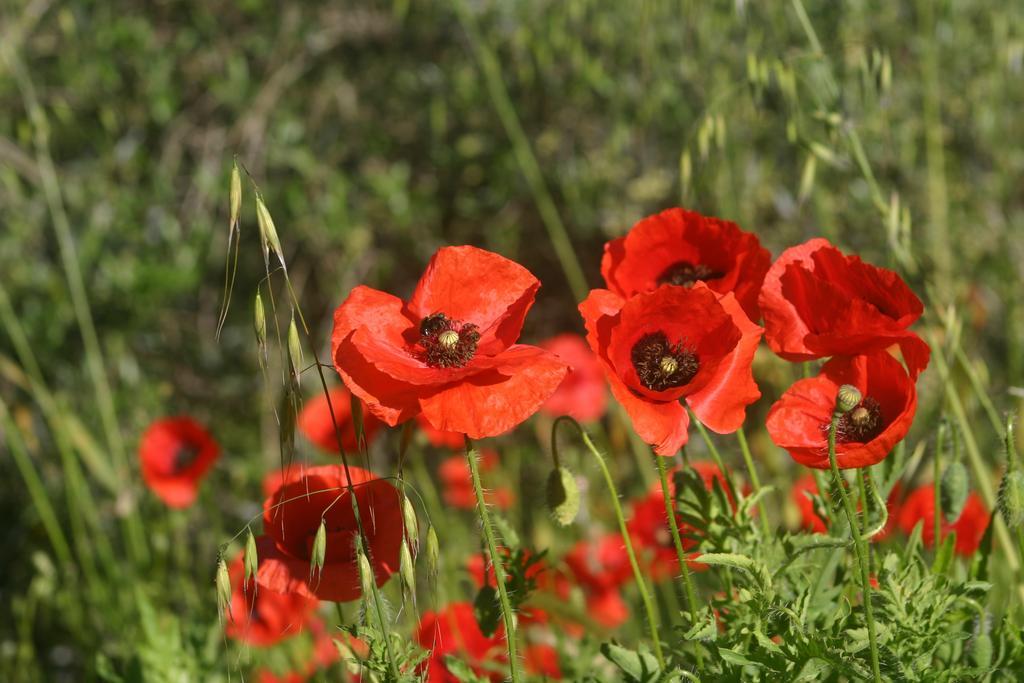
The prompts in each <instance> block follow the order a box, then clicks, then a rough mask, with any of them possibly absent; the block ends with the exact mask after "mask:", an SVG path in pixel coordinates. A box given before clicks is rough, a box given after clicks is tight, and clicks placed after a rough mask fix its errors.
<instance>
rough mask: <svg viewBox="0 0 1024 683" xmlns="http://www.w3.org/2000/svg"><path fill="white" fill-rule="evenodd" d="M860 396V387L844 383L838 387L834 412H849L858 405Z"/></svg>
mask: <svg viewBox="0 0 1024 683" xmlns="http://www.w3.org/2000/svg"><path fill="white" fill-rule="evenodd" d="M862 398H863V396H862V395H861V393H860V389H858V388H857V387H855V386H853V385H852V384H844V385H843V386H841V387H839V393H838V394H836V412H837V413H839V414H840V415H843V414H846V413H848V412H850V411H851V410H853V409H854V408H856V407H857V406H858V405H860V402H861V399H862Z"/></svg>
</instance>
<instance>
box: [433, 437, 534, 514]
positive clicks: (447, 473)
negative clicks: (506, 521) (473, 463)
mask: <svg viewBox="0 0 1024 683" xmlns="http://www.w3.org/2000/svg"><path fill="white" fill-rule="evenodd" d="M497 467H498V454H497V453H496V452H495V451H493V450H491V449H490V448H482V449H480V472H481V476H482V473H484V472H490V471H492V470H494V469H497ZM437 474H438V478H439V479H440V480H441V487H442V490H441V495H442V496H443V497H444V502H445V503H447V504H448V505H451V506H452V507H455V508H459V509H462V510H475V509H476V491H474V490H473V482H472V481H471V480H470V472H469V464H468V463H467V462H466V456H464V455H453V456H451V457H449V458H446V459H445V460H443V461H442V462H441V466H440V467H439V468H438V471H437ZM515 499H516V497H515V494H514V493H513V492H512V489H510V488H508V487H506V486H500V487H498V488H491V489H487V490H486V491H484V500H485V501H487V504H488V505H495V506H497V507H499V508H501V509H502V510H506V509H508V508H509V507H511V506H512V503H513V502H514V501H515Z"/></svg>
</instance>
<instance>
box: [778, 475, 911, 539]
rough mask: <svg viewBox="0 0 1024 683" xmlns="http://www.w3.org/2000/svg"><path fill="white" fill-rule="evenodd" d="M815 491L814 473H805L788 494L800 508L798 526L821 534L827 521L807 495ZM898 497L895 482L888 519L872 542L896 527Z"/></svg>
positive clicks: (897, 488)
mask: <svg viewBox="0 0 1024 683" xmlns="http://www.w3.org/2000/svg"><path fill="white" fill-rule="evenodd" d="M817 493H818V484H817V482H816V481H815V480H814V475H811V474H805V475H804V476H802V477H800V478H799V479H797V480H796V483H795V484H793V489H792V491H791V492H790V495H791V496H792V498H793V502H794V503H796V506H797V509H799V510H800V526H801V527H803V528H804V529H807V530H808V531H812V532H814V533H816V534H823V533H825V532H826V531H828V521H827V520H824V519H822V518H821V517H819V516H818V513H817V511H815V509H814V501H812V500H811V499H810V497H809V496H808V495H807V494H811V495H817ZM899 497H900V485H899V484H896V486H894V487H893V489H892V492H891V493H890V494H889V501H888V503H887V504H886V505H887V507H888V508H889V521H888V522H887V523H886V525H885V528H884V529H882V530H881V531H880V532H878V533H877V534H875V535H874V536H873V537H872V538H871V540H872V542H878V541H884V540H885V539H886V538H888V537H889V534H891V533H892V530H893V529H895V528H896V516H897V511H898V509H899V507H898V501H899ZM858 509H859V507H858Z"/></svg>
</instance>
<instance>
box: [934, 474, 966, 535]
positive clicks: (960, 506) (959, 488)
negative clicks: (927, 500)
mask: <svg viewBox="0 0 1024 683" xmlns="http://www.w3.org/2000/svg"><path fill="white" fill-rule="evenodd" d="M969 488H970V482H969V481H968V478H967V468H966V467H964V465H963V463H961V462H957V461H954V462H951V463H949V465H947V466H946V471H945V472H943V473H942V489H941V490H940V491H939V498H940V502H941V503H942V515H943V516H944V517H945V518H946V521H947V522H949V523H950V524H952V523H953V522H955V521H956V520H958V519H960V513H962V512H963V511H964V505H965V504H966V503H967V494H968V493H969Z"/></svg>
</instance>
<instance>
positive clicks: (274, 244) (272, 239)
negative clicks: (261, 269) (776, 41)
mask: <svg viewBox="0 0 1024 683" xmlns="http://www.w3.org/2000/svg"><path fill="white" fill-rule="evenodd" d="M256 222H257V223H258V224H259V227H260V240H261V241H262V242H263V262H264V264H265V265H266V267H267V268H268V269H269V268H270V252H271V251H273V252H274V254H275V255H276V256H277V260H278V261H280V262H281V268H283V269H284V271H285V272H286V273H287V272H288V267H287V266H286V265H285V262H284V253H283V252H282V250H281V240H280V239H279V238H278V236H277V228H276V227H275V226H274V219H273V218H271V217H270V211H268V210H267V205H266V204H264V203H263V197H261V196H259V195H256Z"/></svg>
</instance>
